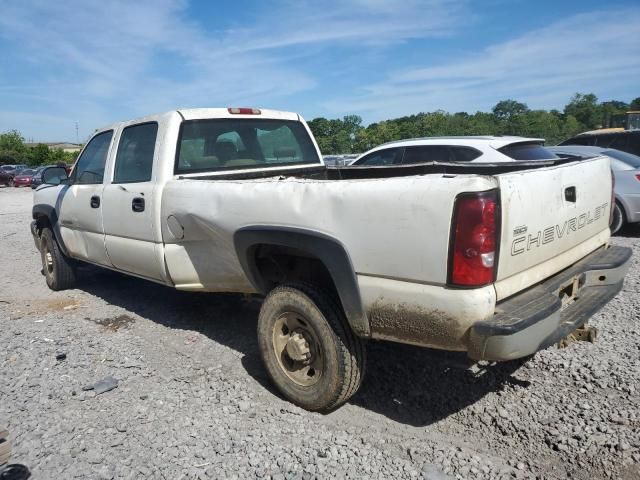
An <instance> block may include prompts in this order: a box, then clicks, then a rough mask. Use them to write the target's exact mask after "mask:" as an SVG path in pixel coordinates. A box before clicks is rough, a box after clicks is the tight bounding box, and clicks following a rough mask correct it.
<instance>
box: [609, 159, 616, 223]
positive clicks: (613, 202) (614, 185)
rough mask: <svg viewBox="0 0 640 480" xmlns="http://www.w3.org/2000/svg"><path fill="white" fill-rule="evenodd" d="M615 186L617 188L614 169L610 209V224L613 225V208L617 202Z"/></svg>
mask: <svg viewBox="0 0 640 480" xmlns="http://www.w3.org/2000/svg"><path fill="white" fill-rule="evenodd" d="M615 188H616V177H615V175H614V174H613V170H611V204H610V207H611V208H610V209H609V226H611V225H613V210H614V206H615V204H616V193H615Z"/></svg>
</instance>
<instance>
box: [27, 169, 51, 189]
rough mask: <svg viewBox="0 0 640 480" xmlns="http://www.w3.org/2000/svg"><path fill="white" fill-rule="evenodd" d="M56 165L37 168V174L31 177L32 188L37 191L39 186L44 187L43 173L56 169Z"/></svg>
mask: <svg viewBox="0 0 640 480" xmlns="http://www.w3.org/2000/svg"><path fill="white" fill-rule="evenodd" d="M55 166H56V165H42V166H40V167H38V168H36V171H35V173H34V174H33V175H32V176H31V188H32V189H35V188H37V187H38V186H40V185H42V172H43V171H44V169H45V168H48V167H55Z"/></svg>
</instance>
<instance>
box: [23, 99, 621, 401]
mask: <svg viewBox="0 0 640 480" xmlns="http://www.w3.org/2000/svg"><path fill="white" fill-rule="evenodd" d="M405 143H406V142H405ZM402 145H403V146H401V147H399V146H397V145H396V146H395V147H390V148H400V149H403V153H404V149H405V148H407V149H410V148H411V147H412V146H411V144H409V145H407V146H406V147H405V146H404V145H405V144H402ZM446 145H449V144H446ZM450 145H451V147H449V146H447V148H449V150H448V152H451V151H453V152H455V154H456V155H458V153H460V155H461V156H463V158H468V157H464V156H465V155H467V154H469V157H471V156H473V157H474V158H478V157H479V156H481V155H483V154H485V152H486V155H487V156H489V154H493V151H492V150H496V149H500V151H499V152H498V154H496V157H497V158H501V157H500V155H502V156H506V157H507V158H513V157H525V158H531V157H535V158H538V157H540V156H545V157H549V156H550V157H551V158H549V159H548V160H546V161H535V162H514V161H510V162H498V161H496V162H493V163H486V162H484V163H481V162H478V163H474V162H472V161H465V162H464V163H462V164H460V163H457V164H453V165H452V164H451V163H446V164H442V163H433V164H422V165H409V166H408V167H407V166H403V165H399V166H386V167H366V166H363V167H358V168H342V169H334V168H328V167H327V166H325V165H324V163H323V162H322V159H321V155H320V151H319V149H318V146H317V144H316V142H315V140H314V139H313V136H312V134H311V131H310V130H309V127H308V126H307V124H306V123H305V122H304V120H302V118H301V117H300V116H299V115H297V114H295V113H291V112H280V111H274V110H259V109H252V108H247V109H245V108H229V109H226V108H206V109H187V110H180V111H171V112H166V113H164V114H159V115H152V116H148V117H145V118H142V119H138V120H133V121H128V122H125V123H117V124H114V125H111V126H108V127H106V128H102V129H99V130H97V131H96V133H95V134H94V135H93V137H92V138H91V140H90V141H89V142H88V143H87V145H86V146H85V147H84V150H83V151H82V152H81V154H80V156H79V158H78V160H77V162H76V164H75V167H74V169H73V171H72V174H71V176H70V177H67V174H66V172H65V170H64V169H63V168H60V167H53V168H47V169H45V170H44V172H43V180H44V182H45V183H46V184H47V185H46V188H45V187H40V188H38V189H37V190H36V191H35V192H34V206H33V211H32V214H33V219H34V221H33V223H32V224H31V231H32V234H33V237H34V241H35V243H36V246H37V248H38V250H39V251H40V253H41V261H42V269H43V270H42V271H43V273H44V276H45V280H46V283H47V285H48V286H49V288H51V289H52V290H63V289H66V288H71V287H72V286H73V285H74V283H75V282H76V275H75V266H76V264H77V262H88V263H92V264H95V265H99V266H102V267H106V268H109V269H112V270H117V271H121V272H124V273H127V274H130V275H134V276H136V277H141V278H145V279H148V280H152V281H154V282H157V283H161V284H164V285H167V286H169V287H173V288H177V289H180V290H188V291H201V292H244V293H253V294H260V295H264V302H263V303H262V307H261V310H260V314H259V317H258V322H257V323H258V325H257V335H258V346H259V349H260V354H261V356H262V360H263V362H264V364H265V367H266V371H267V372H268V374H269V376H270V378H271V379H272V381H273V382H274V384H275V385H276V386H277V388H278V389H279V390H280V391H281V392H282V394H283V395H284V396H285V397H286V398H288V399H289V400H291V401H292V402H294V403H296V404H298V405H300V406H302V407H304V408H307V409H310V410H330V409H332V408H335V407H337V406H339V405H340V404H342V403H344V402H345V401H346V400H347V399H349V398H350V397H351V396H352V395H353V394H354V393H355V392H356V391H357V390H358V388H359V386H360V384H361V382H362V378H363V375H364V365H365V361H366V358H365V357H366V345H365V340H366V339H379V340H390V341H395V342H401V343H407V344H413V345H420V346H426V347H432V348H440V349H446V350H456V351H466V352H467V353H468V355H469V356H470V357H471V358H474V359H483V360H490V361H500V360H511V359H515V358H521V357H526V356H529V355H532V354H533V353H535V352H536V351H538V350H540V349H543V348H546V347H548V346H551V345H554V344H556V343H557V342H559V341H561V340H562V339H564V338H566V337H567V336H569V335H573V333H574V332H576V331H577V332H576V333H575V336H572V337H571V338H574V337H575V338H588V337H590V336H591V337H593V330H591V329H590V328H589V327H588V326H586V325H585V323H586V322H587V320H588V318H589V317H591V315H593V314H594V313H595V312H596V311H597V310H599V309H600V308H601V307H602V306H603V305H605V304H606V303H607V302H608V301H609V300H611V298H613V297H614V296H615V295H616V294H617V293H618V292H619V291H620V289H621V288H622V283H623V278H624V276H625V274H626V271H627V269H628V267H629V265H630V257H631V249H629V248H627V247H622V246H616V245H610V244H609V237H610V231H609V219H610V214H611V199H612V194H613V189H612V177H611V174H610V173H609V172H610V166H609V158H608V157H604V156H598V157H595V158H592V159H588V160H580V161H576V162H574V161H570V160H569V161H567V160H566V159H559V158H557V157H555V155H552V154H550V153H549V152H548V151H547V150H545V149H544V148H543V147H542V146H541V141H539V140H531V139H517V140H514V139H509V140H505V139H500V138H493V137H491V138H484V139H482V140H477V141H474V142H473V143H471V146H467V145H466V144H465V145H460V144H456V143H451V144H450ZM418 146H419V145H418ZM467 148H468V149H469V150H470V151H467V150H466V149H467ZM496 151H498V150H496ZM412 154H413V152H412ZM449 154H450V153H449ZM456 158H457V157H456ZM447 159H449V157H447ZM148 301H160V302H161V301H162V299H158V298H156V299H148ZM390 361H393V359H390Z"/></svg>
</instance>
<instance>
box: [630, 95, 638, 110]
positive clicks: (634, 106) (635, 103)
mask: <svg viewBox="0 0 640 480" xmlns="http://www.w3.org/2000/svg"><path fill="white" fill-rule="evenodd" d="M629 109H630V110H640V97H638V98H634V99H633V100H631V103H630V104H629Z"/></svg>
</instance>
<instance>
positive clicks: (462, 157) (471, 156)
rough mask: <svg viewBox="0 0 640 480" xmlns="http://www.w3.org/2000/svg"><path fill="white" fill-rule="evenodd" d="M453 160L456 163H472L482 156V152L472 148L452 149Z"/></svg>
mask: <svg viewBox="0 0 640 480" xmlns="http://www.w3.org/2000/svg"><path fill="white" fill-rule="evenodd" d="M450 148H451V153H452V155H453V159H454V161H456V162H470V161H471V160H475V159H476V158H478V157H480V156H481V155H482V152H481V151H480V150H476V149H475V148H471V147H450Z"/></svg>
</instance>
